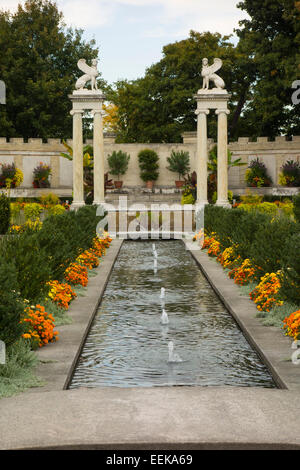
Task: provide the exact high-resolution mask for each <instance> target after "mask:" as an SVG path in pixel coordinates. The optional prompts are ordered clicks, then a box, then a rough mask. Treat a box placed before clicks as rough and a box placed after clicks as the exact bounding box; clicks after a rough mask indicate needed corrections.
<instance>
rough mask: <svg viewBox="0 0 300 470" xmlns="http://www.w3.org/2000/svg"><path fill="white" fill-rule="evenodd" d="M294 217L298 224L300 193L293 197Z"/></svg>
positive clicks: (299, 217) (299, 219) (299, 220)
mask: <svg viewBox="0 0 300 470" xmlns="http://www.w3.org/2000/svg"><path fill="white" fill-rule="evenodd" d="M294 215H295V219H296V220H297V222H300V193H299V194H298V195H297V196H295V197H294Z"/></svg>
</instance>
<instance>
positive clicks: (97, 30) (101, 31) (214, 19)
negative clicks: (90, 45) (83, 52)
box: [0, 0, 246, 83]
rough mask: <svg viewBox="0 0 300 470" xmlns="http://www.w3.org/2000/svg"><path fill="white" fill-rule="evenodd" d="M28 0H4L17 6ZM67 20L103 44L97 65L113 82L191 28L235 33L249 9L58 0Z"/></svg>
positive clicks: (232, 2) (169, 0)
mask: <svg viewBox="0 0 300 470" xmlns="http://www.w3.org/2000/svg"><path fill="white" fill-rule="evenodd" d="M18 3H24V0H0V9H5V10H11V11H15V9H16V7H17V4H18ZM56 3H57V5H58V7H59V9H60V10H61V11H62V12H63V13H64V20H65V23H66V24H67V25H68V26H73V27H78V28H83V29H84V31H85V33H84V38H85V39H87V40H89V39H95V40H96V43H97V46H98V47H99V49H100V55H99V60H100V61H99V70H100V71H101V73H102V76H103V78H104V79H105V80H107V81H108V82H109V83H113V82H115V81H117V80H120V79H125V78H127V79H128V80H133V79H136V78H138V77H142V76H143V75H144V73H145V69H146V68H147V67H150V65H152V64H153V63H155V62H158V61H159V60H160V59H161V58H162V48H163V46H164V45H166V44H169V43H172V42H175V41H180V40H182V39H185V38H187V37H188V36H189V31H190V30H191V29H193V30H195V31H198V32H204V31H211V32H220V33H221V34H232V33H233V30H234V28H236V27H238V22H239V21H240V20H241V19H243V18H245V16H246V14H245V12H243V11H242V10H240V9H238V8H237V7H236V5H237V3H238V1H237V0H57V1H56Z"/></svg>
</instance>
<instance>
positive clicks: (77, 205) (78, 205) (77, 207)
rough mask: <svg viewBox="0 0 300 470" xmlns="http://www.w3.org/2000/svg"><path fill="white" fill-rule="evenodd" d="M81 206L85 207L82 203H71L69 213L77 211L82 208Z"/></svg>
mask: <svg viewBox="0 0 300 470" xmlns="http://www.w3.org/2000/svg"><path fill="white" fill-rule="evenodd" d="M83 206H85V202H84V201H73V202H72V204H71V207H70V210H71V211H76V210H77V209H79V208H80V207H83Z"/></svg>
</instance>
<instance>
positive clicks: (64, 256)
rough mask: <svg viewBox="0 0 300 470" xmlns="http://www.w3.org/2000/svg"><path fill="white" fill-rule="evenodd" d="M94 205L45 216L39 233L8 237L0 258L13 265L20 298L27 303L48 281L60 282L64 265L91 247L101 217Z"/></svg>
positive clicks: (41, 292) (43, 290)
mask: <svg viewBox="0 0 300 470" xmlns="http://www.w3.org/2000/svg"><path fill="white" fill-rule="evenodd" d="M96 210H97V209H96V207H95V206H85V207H82V208H81V209H79V210H78V211H77V212H74V211H72V212H66V213H64V214H61V215H57V216H50V217H48V218H47V219H46V220H45V221H44V224H43V227H42V229H41V230H40V231H39V232H36V233H32V232H29V231H25V232H24V233H21V234H20V235H15V236H13V237H9V238H7V239H6V240H5V241H3V243H2V245H1V247H0V259H1V260H4V261H5V262H7V263H8V262H12V263H13V264H14V266H15V268H16V281H17V282H18V285H19V289H20V292H21V296H22V298H24V299H28V300H30V301H32V302H33V301H35V300H40V299H41V298H43V296H44V295H46V293H47V291H48V288H47V282H48V281H49V280H62V278H63V275H64V271H65V269H66V268H67V266H68V265H69V264H70V263H71V262H72V261H74V260H75V259H76V257H77V256H78V255H79V254H80V253H81V252H82V251H84V250H86V249H88V248H90V247H91V245H92V241H93V238H94V237H95V236H96V227H97V224H98V222H99V221H100V220H101V217H96Z"/></svg>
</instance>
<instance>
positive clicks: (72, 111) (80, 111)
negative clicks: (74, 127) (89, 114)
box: [70, 109, 84, 116]
mask: <svg viewBox="0 0 300 470" xmlns="http://www.w3.org/2000/svg"><path fill="white" fill-rule="evenodd" d="M83 113H84V110H83V109H72V110H71V111H70V114H71V116H74V114H83Z"/></svg>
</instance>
